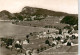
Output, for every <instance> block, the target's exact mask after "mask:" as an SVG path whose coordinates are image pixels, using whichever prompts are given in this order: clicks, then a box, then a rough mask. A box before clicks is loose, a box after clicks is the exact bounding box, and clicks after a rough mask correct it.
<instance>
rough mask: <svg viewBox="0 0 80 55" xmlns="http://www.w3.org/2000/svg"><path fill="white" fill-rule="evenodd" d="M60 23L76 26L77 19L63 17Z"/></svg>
mask: <svg viewBox="0 0 80 55" xmlns="http://www.w3.org/2000/svg"><path fill="white" fill-rule="evenodd" d="M61 23H65V24H69V25H75V24H78V18H77V17H75V16H65V17H64V18H63V19H62V20H61Z"/></svg>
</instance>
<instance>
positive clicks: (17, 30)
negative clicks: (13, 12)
mask: <svg viewBox="0 0 80 55" xmlns="http://www.w3.org/2000/svg"><path fill="white" fill-rule="evenodd" d="M48 30H50V31H55V29H49V28H46V29H45V28H41V27H29V26H20V25H15V24H12V23H11V22H0V38H1V37H13V38H19V39H25V38H26V35H27V34H29V33H32V32H41V31H48ZM34 37H35V36H34ZM44 40H46V39H35V38H31V39H30V44H29V45H27V46H26V45H25V46H24V47H25V49H27V48H38V47H39V45H40V44H43V43H44ZM73 42H74V43H75V44H77V43H78V41H77V39H75V40H73ZM31 43H34V44H35V45H34V44H31ZM0 52H1V54H3V55H12V54H13V53H16V52H15V51H10V50H8V49H5V48H4V47H2V48H1V47H0ZM4 52H5V53H4ZM77 54H78V46H61V47H60V48H57V49H54V47H53V48H51V47H50V48H48V49H47V50H46V51H43V52H41V53H40V54H39V55H77Z"/></svg>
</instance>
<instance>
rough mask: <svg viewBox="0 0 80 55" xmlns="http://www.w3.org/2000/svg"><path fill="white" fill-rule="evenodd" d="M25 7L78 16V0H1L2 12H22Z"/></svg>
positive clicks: (0, 8)
mask: <svg viewBox="0 0 80 55" xmlns="http://www.w3.org/2000/svg"><path fill="white" fill-rule="evenodd" d="M24 6H32V7H39V8H45V9H49V10H53V11H62V12H67V13H72V14H78V0H0V11H2V10H8V11H10V12H12V13H14V12H20V11H21V9H22V8H23V7H24Z"/></svg>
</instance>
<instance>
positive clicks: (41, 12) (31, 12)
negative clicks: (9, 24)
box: [0, 6, 77, 20]
mask: <svg viewBox="0 0 80 55" xmlns="http://www.w3.org/2000/svg"><path fill="white" fill-rule="evenodd" d="M66 15H73V16H77V14H67V13H64V12H57V11H51V10H47V9H43V8H35V7H29V6H25V7H24V8H23V9H22V11H21V12H19V13H13V14H12V13H10V12H9V11H6V10H3V11H1V12H0V19H2V20H7V19H11V20H12V19H17V20H24V19H25V18H30V17H31V16H37V17H40V16H43V18H45V17H47V16H66ZM37 19H40V18H37ZM28 20H29V19H28Z"/></svg>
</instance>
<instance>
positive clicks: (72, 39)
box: [0, 28, 78, 55]
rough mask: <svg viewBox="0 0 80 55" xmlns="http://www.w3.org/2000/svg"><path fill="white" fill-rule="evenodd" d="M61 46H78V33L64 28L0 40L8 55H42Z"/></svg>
mask: <svg viewBox="0 0 80 55" xmlns="http://www.w3.org/2000/svg"><path fill="white" fill-rule="evenodd" d="M62 46H63V47H64V46H78V31H76V30H74V29H72V31H69V29H66V28H64V29H56V30H55V31H50V30H47V31H45V30H43V31H41V32H32V33H29V34H27V35H26V36H25V38H22V39H19V38H14V37H7V38H0V47H3V48H6V49H8V50H10V51H11V53H10V55H42V54H41V53H43V52H45V51H47V50H48V49H51V48H54V49H58V48H60V47H62ZM64 50H65V49H64ZM59 51H60V50H59ZM52 52H53V53H54V51H52ZM76 52H77V51H76ZM44 55H46V54H44ZM48 55H49V54H48Z"/></svg>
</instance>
